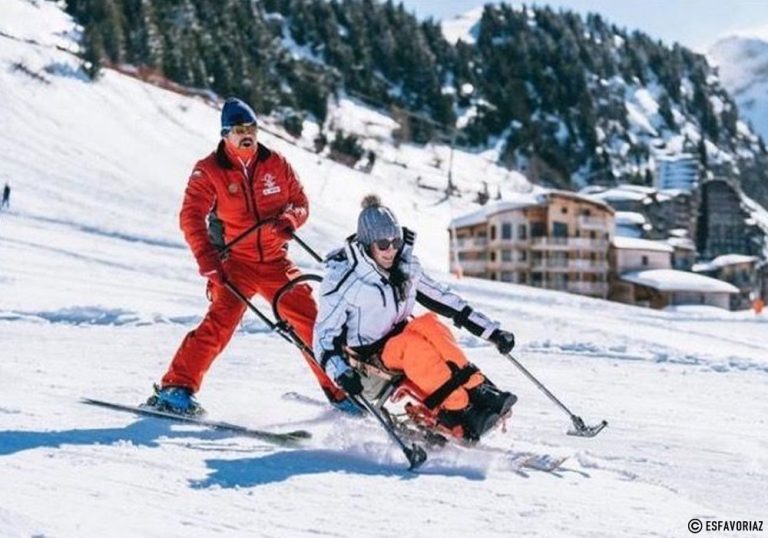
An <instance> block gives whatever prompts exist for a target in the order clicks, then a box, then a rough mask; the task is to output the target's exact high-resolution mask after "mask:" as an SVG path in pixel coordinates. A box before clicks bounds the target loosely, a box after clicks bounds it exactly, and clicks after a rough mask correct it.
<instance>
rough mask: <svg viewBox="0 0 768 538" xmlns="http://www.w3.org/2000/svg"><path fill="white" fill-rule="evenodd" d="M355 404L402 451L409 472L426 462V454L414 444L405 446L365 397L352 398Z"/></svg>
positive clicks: (359, 395) (360, 395)
mask: <svg viewBox="0 0 768 538" xmlns="http://www.w3.org/2000/svg"><path fill="white" fill-rule="evenodd" d="M354 400H355V402H356V403H357V404H358V405H359V406H361V407H362V408H363V409H365V410H366V411H368V412H369V413H370V414H371V415H373V416H374V417H376V420H378V421H379V424H381V426H382V427H383V428H384V429H385V430H386V432H387V433H388V434H389V436H390V438H392V440H393V441H394V442H395V443H397V445H398V446H399V447H400V450H402V451H403V454H405V457H406V458H407V459H408V463H409V464H410V466H409V467H408V469H409V470H410V471H413V470H416V469H417V468H418V467H420V466H421V464H422V463H424V462H425V461H427V452H426V451H425V450H424V449H423V448H422V447H421V446H420V445H417V444H416V443H413V444H411V446H410V447H409V446H407V445H406V444H405V442H404V441H403V440H402V439H400V436H399V435H397V432H395V430H394V428H393V427H392V425H391V424H389V422H387V421H386V420H384V417H382V416H381V413H379V410H378V409H376V408H375V407H374V406H373V405H372V404H371V402H369V401H368V400H367V399H366V398H365V396H363V395H362V394H358V395H357V396H355V397H354Z"/></svg>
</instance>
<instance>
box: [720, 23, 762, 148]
mask: <svg viewBox="0 0 768 538" xmlns="http://www.w3.org/2000/svg"><path fill="white" fill-rule="evenodd" d="M707 55H708V57H709V58H710V61H711V62H712V63H713V64H714V65H716V66H717V68H718V70H719V72H720V79H721V81H722V83H723V85H724V86H725V87H726V88H727V89H728V91H729V92H730V93H731V95H733V97H734V99H735V100H736V103H737V104H738V105H739V110H740V112H741V114H742V115H743V116H744V117H745V118H746V119H748V120H749V121H750V122H751V123H752V126H753V127H754V129H755V131H756V132H757V133H758V134H760V135H761V136H762V137H763V140H768V29H763V31H756V32H748V33H743V34H739V35H732V36H728V37H724V38H722V39H720V40H718V41H717V42H716V43H715V44H714V45H712V47H710V49H709V51H708V53H707Z"/></svg>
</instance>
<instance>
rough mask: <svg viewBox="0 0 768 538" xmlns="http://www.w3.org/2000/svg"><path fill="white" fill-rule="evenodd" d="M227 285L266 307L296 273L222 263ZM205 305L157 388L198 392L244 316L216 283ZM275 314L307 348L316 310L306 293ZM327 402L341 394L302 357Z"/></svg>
mask: <svg viewBox="0 0 768 538" xmlns="http://www.w3.org/2000/svg"><path fill="white" fill-rule="evenodd" d="M224 270H225V272H226V275H227V280H228V281H229V282H231V283H232V284H233V285H234V286H235V287H236V288H237V289H239V290H240V291H241V292H242V293H243V295H245V296H246V297H253V296H254V295H256V294H258V295H261V296H262V297H264V298H265V299H266V300H267V301H269V302H270V303H271V302H272V298H273V297H274V295H275V293H276V292H277V291H278V290H279V289H280V288H281V287H282V286H283V285H284V284H286V283H287V282H288V281H289V280H292V279H294V278H296V277H298V276H299V275H300V274H301V273H300V271H299V269H298V268H297V267H296V266H295V265H293V263H292V262H291V261H290V260H287V259H283V260H277V261H274V262H265V263H253V262H243V261H238V260H235V259H229V260H226V261H225V262H224ZM209 290H210V292H211V304H210V306H209V307H208V312H207V313H206V315H205V318H203V321H202V322H201V323H200V325H198V326H197V328H196V329H194V330H192V331H190V332H189V333H187V335H186V336H185V337H184V340H183V341H182V342H181V346H179V349H178V351H176V355H175V356H174V357H173V361H172V362H171V365H170V366H169V368H168V371H167V372H166V374H165V375H164V376H163V379H162V385H163V386H164V387H165V386H169V385H173V386H181V387H187V388H189V389H192V390H193V391H194V392H197V391H198V390H200V385H201V383H202V381H203V376H205V373H206V372H207V371H208V368H210V366H211V364H212V363H213V361H214V359H215V358H216V357H217V356H218V355H219V353H221V352H222V351H223V350H224V348H225V347H226V345H227V344H228V343H229V340H230V339H231V338H232V335H233V334H234V332H235V329H237V325H238V324H239V323H240V320H241V319H242V317H243V314H244V313H245V309H246V306H245V305H244V304H243V302H242V301H241V300H240V299H238V298H237V297H236V296H235V295H234V294H232V293H231V292H230V291H229V290H228V289H226V288H224V287H221V286H218V285H216V284H211V285H209ZM279 311H280V315H281V316H282V317H283V318H285V320H286V321H287V322H288V323H289V324H290V325H291V327H293V329H294V331H296V334H297V335H298V336H299V338H301V340H302V341H303V342H304V343H306V344H307V345H308V346H310V348H311V346H312V333H313V329H314V325H315V317H316V316H317V306H316V305H315V301H314V299H313V298H312V294H311V289H310V287H309V286H308V285H306V284H300V285H298V286H296V287H294V288H292V289H291V290H290V291H288V292H287V293H286V294H285V295H284V296H283V297H282V298H281V299H280V305H279ZM303 355H304V359H305V360H306V361H307V364H308V365H309V367H310V368H311V369H312V372H313V373H314V374H315V377H316V378H317V380H318V382H319V383H320V386H321V387H322V389H323V391H324V392H325V393H326V396H328V397H329V399H333V400H339V399H342V398H343V397H344V392H343V391H341V389H339V388H337V387H336V386H335V384H334V383H333V381H331V379H330V378H329V377H328V376H327V375H326V374H325V372H323V370H322V368H320V365H319V364H317V362H316V361H315V360H314V359H313V358H312V357H311V356H309V355H307V354H303Z"/></svg>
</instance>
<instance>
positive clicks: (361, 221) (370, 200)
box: [357, 194, 403, 247]
mask: <svg viewBox="0 0 768 538" xmlns="http://www.w3.org/2000/svg"><path fill="white" fill-rule="evenodd" d="M361 205H362V206H363V210H362V211H361V212H360V216H359V217H357V240H358V241H359V242H360V243H361V244H362V245H363V246H365V247H369V246H370V245H371V243H373V242H374V241H378V240H379V239H390V238H400V239H402V237H403V232H402V229H401V228H400V225H399V224H398V223H397V217H395V214H394V213H392V210H391V209H389V208H388V207H385V206H383V205H381V199H380V198H379V197H378V196H377V195H375V194H369V195H368V196H366V197H365V198H363V201H362V204H361Z"/></svg>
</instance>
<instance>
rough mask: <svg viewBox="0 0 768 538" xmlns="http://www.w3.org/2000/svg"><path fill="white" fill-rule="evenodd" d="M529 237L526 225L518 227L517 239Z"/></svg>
mask: <svg viewBox="0 0 768 538" xmlns="http://www.w3.org/2000/svg"><path fill="white" fill-rule="evenodd" d="M527 237H528V227H527V226H526V225H525V224H520V225H518V226H517V238H518V239H526V238H527Z"/></svg>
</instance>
